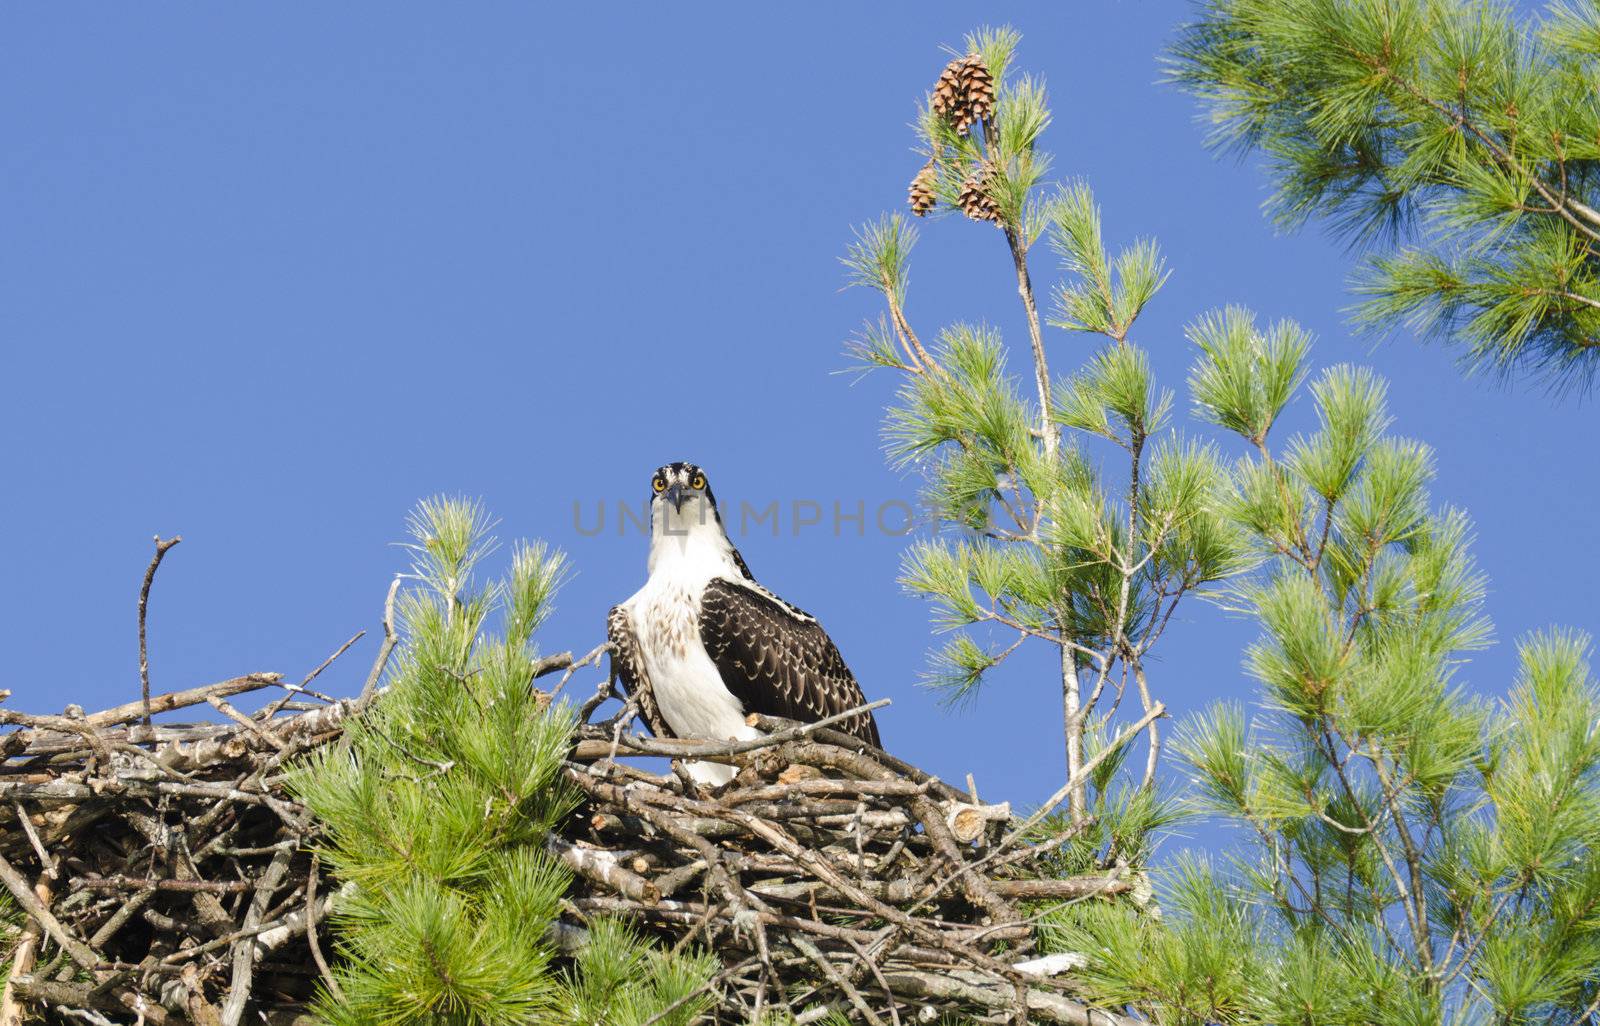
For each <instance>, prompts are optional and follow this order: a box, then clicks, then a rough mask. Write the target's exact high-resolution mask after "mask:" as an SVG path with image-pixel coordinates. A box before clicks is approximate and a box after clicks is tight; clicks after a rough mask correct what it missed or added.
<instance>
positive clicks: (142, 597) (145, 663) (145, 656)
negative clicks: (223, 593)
mask: <svg viewBox="0 0 1600 1026" xmlns="http://www.w3.org/2000/svg"><path fill="white" fill-rule="evenodd" d="M181 541H183V535H181V534H179V535H173V536H172V537H171V538H168V539H167V540H166V541H162V540H161V536H160V535H159V534H158V535H156V554H155V555H154V556H152V557H151V558H150V566H149V567H148V568H147V569H146V570H145V572H144V584H142V585H141V586H140V587H139V685H140V688H141V692H142V694H143V697H144V725H145V726H147V727H148V726H149V725H150V651H149V648H148V647H147V646H146V644H145V610H146V608H147V607H148V606H149V605H150V585H152V584H154V583H155V579H156V568H157V567H159V566H160V565H161V561H162V560H163V559H165V558H166V556H167V550H168V549H170V548H172V547H173V546H174V545H176V544H178V543H179V542H181Z"/></svg>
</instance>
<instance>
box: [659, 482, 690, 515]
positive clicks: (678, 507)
mask: <svg viewBox="0 0 1600 1026" xmlns="http://www.w3.org/2000/svg"><path fill="white" fill-rule="evenodd" d="M661 497H662V498H663V499H665V500H667V501H668V502H670V503H672V508H673V509H674V510H675V511H676V512H679V513H682V512H683V500H684V499H686V498H688V497H689V495H688V493H687V492H685V491H684V488H683V485H681V484H672V485H668V486H667V490H666V491H664V492H662V493H661Z"/></svg>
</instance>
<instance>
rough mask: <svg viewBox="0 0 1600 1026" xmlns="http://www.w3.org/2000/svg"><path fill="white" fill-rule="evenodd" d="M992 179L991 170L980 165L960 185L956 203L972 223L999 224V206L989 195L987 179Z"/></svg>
mask: <svg viewBox="0 0 1600 1026" xmlns="http://www.w3.org/2000/svg"><path fill="white" fill-rule="evenodd" d="M992 177H993V169H991V168H989V167H988V166H986V165H981V164H980V165H978V166H977V167H975V168H973V170H972V173H971V174H969V175H968V176H967V180H966V181H964V182H962V183H961V195H960V196H958V197H957V198H956V203H957V204H958V205H959V206H960V207H961V212H962V213H963V214H966V215H967V216H968V217H970V218H972V219H973V220H974V221H992V222H994V223H995V224H999V223H1000V204H998V203H996V202H995V199H994V197H993V196H991V195H989V179H990V178H992Z"/></svg>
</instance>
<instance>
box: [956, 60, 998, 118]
mask: <svg viewBox="0 0 1600 1026" xmlns="http://www.w3.org/2000/svg"><path fill="white" fill-rule="evenodd" d="M961 88H962V96H963V97H964V98H965V99H966V101H967V102H966V109H965V111H964V114H965V116H966V118H967V125H971V124H973V123H974V122H977V121H982V120H985V119H988V118H992V117H994V78H993V77H992V76H991V75H990V74H989V69H988V67H987V66H986V65H985V64H984V63H983V58H982V57H980V56H978V55H977V54H975V53H969V54H967V56H966V57H965V58H963V60H962V64H961ZM957 130H958V131H960V132H962V133H963V134H965V132H966V128H965V127H963V126H962V125H961V123H960V122H957Z"/></svg>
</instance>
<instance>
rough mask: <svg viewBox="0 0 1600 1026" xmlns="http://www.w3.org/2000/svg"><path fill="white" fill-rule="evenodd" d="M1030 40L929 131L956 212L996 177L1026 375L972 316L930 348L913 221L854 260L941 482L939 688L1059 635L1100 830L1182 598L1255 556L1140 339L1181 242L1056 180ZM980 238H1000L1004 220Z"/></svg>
mask: <svg viewBox="0 0 1600 1026" xmlns="http://www.w3.org/2000/svg"><path fill="white" fill-rule="evenodd" d="M1018 42H1019V37H1018V35H1017V33H1015V32H1014V31H1012V30H1011V29H1009V28H1001V29H981V30H979V31H977V32H974V33H973V34H971V35H970V36H968V37H967V39H966V41H965V49H964V50H963V51H960V52H963V53H971V54H978V55H980V56H981V57H982V59H983V61H984V64H985V66H986V67H987V69H988V71H989V73H990V74H991V75H992V77H993V79H994V82H995V84H996V103H995V115H994V117H993V118H992V119H990V120H988V121H986V122H984V123H983V124H981V125H979V126H977V127H974V128H973V129H972V130H970V131H969V132H967V133H965V134H962V133H960V132H958V131H957V126H956V125H955V124H954V123H953V122H951V121H950V120H948V119H946V118H944V117H941V116H940V115H939V114H938V113H937V112H936V110H935V107H934V104H933V101H932V97H931V96H930V97H927V98H925V99H924V101H923V103H922V105H921V107H920V109H919V113H918V117H917V120H916V126H917V131H918V134H919V143H920V148H921V151H922V153H923V155H924V156H925V157H926V158H927V159H928V160H929V161H931V164H932V167H933V168H934V170H935V177H936V179H937V188H936V190H935V191H936V193H937V195H938V198H939V203H938V205H937V206H936V208H935V216H938V214H940V213H948V212H951V211H957V210H961V209H963V208H962V206H961V202H960V200H961V195H962V191H963V188H964V185H963V183H966V182H970V181H976V180H982V181H984V182H985V183H986V186H985V188H986V189H987V194H988V195H987V198H988V199H990V200H992V201H993V203H994V205H995V208H996V210H997V211H998V216H997V220H996V222H995V224H996V225H997V226H998V227H999V229H1000V233H999V234H1000V235H1001V236H1002V238H1003V240H1004V242H1005V245H1006V249H1007V251H1008V252H1009V256H1010V261H1009V265H1010V266H1009V270H1010V271H1011V272H1013V273H1015V275H1016V278H1017V282H1018V286H1019V291H1020V293H1021V295H1022V299H1023V306H1024V313H1025V314H1026V317H1027V325H1028V330H1029V343H1030V346H1029V350H1028V358H1027V359H1028V370H1027V372H1026V374H1025V375H1024V376H1018V375H1016V374H1014V373H1013V372H1012V371H1011V370H1010V368H1009V366H1008V361H1009V358H1010V351H1009V349H1008V347H1007V345H1006V343H1005V341H1004V340H1003V339H1002V338H1001V336H1000V333H999V332H998V331H997V330H995V329H994V328H992V327H989V326H987V325H985V324H981V323H969V324H955V325H951V326H949V327H947V328H945V329H944V330H942V331H940V332H939V333H938V334H937V336H936V337H934V338H933V340H932V342H931V344H929V345H927V346H924V344H923V342H922V340H921V337H920V336H919V335H918V333H917V332H916V330H915V329H914V328H913V326H912V323H911V318H910V316H909V314H908V308H907V302H908V298H909V294H908V268H909V263H910V257H911V253H912V250H913V247H914V246H915V245H916V242H917V231H916V229H915V228H913V227H912V226H911V224H910V223H909V222H908V221H907V220H906V219H905V218H903V217H901V216H900V215H898V214H889V215H885V216H884V217H882V218H880V219H878V220H877V221H875V222H873V223H870V224H868V225H866V226H864V227H862V228H859V229H857V231H856V233H855V235H856V237H855V242H854V243H853V244H852V245H851V246H850V247H849V249H848V251H847V253H846V255H845V258H844V262H845V264H846V266H847V267H848V268H849V271H850V280H851V282H852V283H853V284H856V285H861V286H864V287H868V288H872V289H875V290H877V291H878V292H880V293H882V295H883V297H884V299H885V302H886V306H887V313H886V316H883V317H881V318H879V319H878V320H877V321H873V322H868V323H867V325H866V326H865V328H864V329H863V330H862V332H861V333H860V334H859V336H858V337H857V338H856V339H855V342H854V345H853V346H852V348H853V350H854V353H855V355H856V357H857V358H858V360H859V362H860V364H861V365H862V367H863V368H864V369H866V368H888V369H892V370H894V371H897V372H899V373H900V375H901V386H900V390H899V394H898V399H897V401H896V402H895V403H894V404H893V406H892V408H891V409H890V410H889V413H888V417H887V421H886V424H885V427H884V436H885V440H886V443H887V448H888V453H889V457H890V459H891V461H892V462H893V463H894V464H895V465H896V466H899V467H903V468H906V469H908V470H912V471H915V472H917V473H919V474H920V475H921V476H922V478H923V480H924V481H925V499H926V501H927V503H928V504H929V506H930V507H931V508H932V509H933V510H934V511H935V512H936V514H937V516H938V518H939V520H940V521H941V526H942V527H943V528H945V529H943V530H940V531H939V532H937V533H936V534H935V535H934V536H932V537H929V538H925V539H922V540H920V541H918V542H917V543H915V544H914V545H912V546H911V548H910V549H909V551H908V552H907V553H906V556H905V561H904V570H903V575H902V577H903V582H904V584H905V586H906V588H907V589H908V590H910V591H911V592H913V593H915V594H918V595H921V596H925V597H926V598H927V599H929V600H930V601H931V602H932V604H933V606H934V610H935V612H934V618H935V623H936V626H937V627H938V628H939V629H940V630H941V631H942V632H944V633H946V634H947V635H948V639H947V640H946V642H945V644H944V645H943V646H942V647H941V648H940V649H939V650H938V651H936V652H935V653H934V654H933V656H932V659H931V669H930V672H929V675H928V678H927V682H928V684H929V685H930V686H932V687H933V688H935V689H937V690H938V691H940V692H941V693H942V694H943V695H944V696H945V697H946V698H948V699H950V700H951V701H953V702H962V701H970V700H974V699H975V698H977V696H978V695H979V694H980V693H981V691H982V689H983V687H984V686H985V685H986V683H987V682H989V681H991V680H993V679H994V678H995V676H996V673H995V671H997V670H998V669H999V668H1000V667H1001V666H1002V665H1003V664H1004V663H1005V662H1006V661H1007V660H1008V659H1009V658H1010V657H1011V656H1012V655H1013V654H1014V653H1015V652H1017V651H1018V650H1019V649H1020V648H1021V647H1022V646H1023V645H1025V644H1029V643H1032V644H1043V645H1048V646H1052V647H1054V648H1056V649H1057V650H1058V652H1059V666H1060V674H1059V678H1058V680H1057V681H1056V684H1057V686H1059V688H1060V694H1061V703H1062V726H1063V734H1064V739H1065V750H1066V763H1067V770H1068V773H1069V775H1070V776H1071V777H1072V779H1073V780H1074V781H1075V786H1073V787H1072V788H1071V789H1070V791H1069V795H1068V797H1069V799H1070V800H1069V809H1070V812H1071V816H1072V818H1073V820H1075V821H1077V822H1080V823H1081V822H1083V821H1084V820H1085V819H1086V818H1087V817H1088V816H1089V814H1090V808H1091V806H1096V805H1099V804H1102V803H1101V801H1100V798H1099V797H1096V795H1098V794H1100V789H1099V786H1098V784H1097V783H1096V781H1098V780H1100V779H1102V777H1101V776H1099V775H1096V776H1091V775H1090V774H1089V773H1088V771H1087V769H1088V767H1089V766H1090V763H1091V760H1092V759H1093V758H1094V757H1095V752H1096V751H1097V749H1098V748H1102V747H1107V746H1110V747H1112V748H1120V747H1121V746H1124V745H1127V744H1129V742H1130V740H1131V737H1132V735H1131V734H1129V735H1127V736H1124V735H1122V734H1119V732H1118V728H1119V726H1120V727H1126V726H1127V725H1128V724H1129V720H1128V719H1126V718H1123V719H1120V720H1119V719H1114V718H1113V717H1114V713H1115V712H1116V710H1118V709H1119V708H1120V709H1121V710H1122V712H1123V714H1124V716H1126V715H1127V714H1128V710H1132V709H1135V708H1136V707H1137V709H1138V711H1139V712H1142V713H1145V714H1147V715H1149V716H1158V715H1159V712H1160V710H1159V708H1158V707H1157V704H1156V703H1157V702H1158V700H1159V699H1158V698H1157V696H1156V693H1155V689H1154V688H1153V687H1152V684H1151V682H1150V681H1149V680H1148V678H1147V675H1146V667H1147V665H1148V664H1149V660H1150V653H1151V651H1152V649H1153V647H1154V646H1155V645H1156V644H1157V642H1158V641H1159V639H1160V637H1161V635H1162V633H1163V631H1164V630H1165V628H1166V626H1167V624H1168V623H1169V622H1170V620H1171V617H1172V616H1173V613H1174V611H1175V610H1176V608H1177V606H1178V605H1179V604H1180V603H1181V602H1182V601H1183V600H1184V599H1185V598H1186V597H1187V596H1189V595H1191V594H1193V593H1195V592H1197V591H1199V590H1202V589H1204V588H1206V587H1207V586H1208V585H1211V584H1214V583H1215V582H1218V581H1221V580H1224V579H1226V578H1228V577H1230V576H1231V575H1233V574H1235V573H1238V572H1239V571H1240V570H1242V569H1244V568H1246V567H1247V566H1248V565H1249V564H1250V560H1251V558H1252V556H1251V553H1250V550H1249V545H1248V544H1247V540H1246V539H1245V537H1244V536H1243V535H1242V534H1241V532H1240V531H1239V530H1238V528H1237V527H1236V526H1234V524H1233V523H1232V522H1231V521H1229V520H1227V519H1226V518H1224V517H1222V516H1220V515H1219V514H1218V512H1217V510H1218V508H1219V506H1220V502H1221V499H1220V496H1218V495H1217V494H1215V493H1216V486H1217V482H1218V481H1220V480H1221V479H1222V474H1221V473H1220V466H1221V458H1220V456H1219V455H1218V454H1217V452H1216V450H1215V449H1214V448H1213V447H1212V446H1210V445H1207V444H1205V443H1202V442H1197V441H1195V440H1192V439H1190V438H1188V437H1186V436H1184V435H1183V434H1182V433H1180V432H1179V431H1177V430H1176V429H1175V427H1174V426H1173V424H1172V418H1171V405H1172V396H1171V393H1170V392H1169V391H1167V390H1164V389H1162V388H1160V387H1159V386H1158V385H1157V384H1156V383H1155V381H1154V380H1153V375H1152V373H1151V369H1150V362H1149V359H1148V357H1147V356H1146V354H1145V352H1144V350H1143V349H1141V348H1140V347H1139V346H1138V345H1137V344H1135V343H1134V341H1133V332H1134V328H1135V322H1136V321H1137V319H1138V317H1139V315H1140V313H1141V312H1142V311H1143V310H1144V308H1145V306H1146V304H1148V303H1149V302H1150V301H1151V299H1152V298H1153V297H1155V295H1156V294H1157V293H1158V292H1159V291H1160V289H1161V286H1162V284H1163V282H1165V281H1166V277H1167V272H1166V269H1165V267H1164V265H1163V263H1162V259H1161V255H1160V252H1159V250H1158V249H1157V247H1156V245H1155V243H1154V242H1153V241H1150V240H1148V239H1141V240H1136V241H1134V242H1132V243H1131V244H1129V245H1126V246H1123V247H1121V248H1112V247H1108V246H1107V244H1106V242H1105V239H1104V237H1103V230H1102V224H1101V216H1100V210H1099V207H1098V206H1097V205H1096V203H1095V200H1094V197H1093V195H1092V193H1091V192H1090V190H1089V188H1088V187H1087V186H1086V185H1083V184H1081V183H1069V184H1065V185H1058V186H1052V185H1047V184H1046V182H1045V180H1044V179H1045V175H1046V173H1047V171H1048V168H1049V165H1050V159H1049V156H1048V154H1047V153H1045V152H1044V151H1043V150H1042V149H1040V142H1041V137H1042V134H1043V133H1044V131H1045V130H1046V129H1047V128H1048V126H1049V124H1050V110H1049V106H1048V102H1047V98H1046V94H1045V89H1044V85H1043V83H1042V82H1040V81H1039V80H1038V79H1036V78H1032V77H1029V76H1027V75H1023V74H1020V73H1017V72H1016V71H1015V70H1014V59H1013V58H1014V57H1015V53H1016V47H1017V44H1018ZM969 216H970V213H969ZM967 230H968V231H969V232H974V233H983V234H984V235H985V236H987V237H988V238H991V239H992V238H993V237H994V229H993V227H991V226H990V225H989V224H987V223H980V224H979V225H977V226H967ZM1040 243H1044V244H1045V246H1046V247H1047V251H1049V252H1053V254H1054V256H1055V258H1056V261H1057V262H1058V263H1059V267H1060V270H1061V274H1060V275H1059V277H1058V278H1057V280H1055V281H1054V282H1053V283H1052V284H1051V285H1050V287H1049V289H1048V291H1047V292H1046V293H1045V294H1044V295H1043V297H1042V298H1043V299H1044V300H1045V308H1044V310H1043V312H1042V313H1041V310H1040V303H1039V302H1038V301H1037V300H1036V295H1035V290H1034V286H1033V277H1032V275H1033V271H1032V266H1033V258H1034V256H1035V254H1036V247H1037V246H1038V245H1039V244H1040ZM1048 325H1054V326H1056V327H1059V328H1061V329H1063V330H1065V331H1069V332H1075V333H1080V334H1084V335H1089V336H1097V337H1098V340H1099V343H1100V344H1099V347H1098V348H1096V349H1092V350H1090V355H1089V357H1088V359H1087V360H1085V361H1084V362H1083V364H1082V365H1081V366H1079V367H1077V368H1076V370H1074V371H1073V372H1072V373H1070V374H1065V375H1060V374H1055V373H1052V371H1051V369H1050V364H1049V358H1048V353H1047V342H1054V341H1055V339H1056V338H1058V337H1059V336H1052V337H1051V338H1050V339H1047V338H1046V336H1045V334H1044V329H1045V327H1047V326H1048ZM1079 351H1081V347H1080V349H1079ZM1125 696H1126V697H1128V701H1127V703H1126V705H1124V704H1123V702H1122V700H1123V698H1124V697H1125ZM1135 715H1137V714H1135ZM1143 729H1144V732H1145V736H1146V738H1147V740H1148V750H1147V758H1146V759H1145V760H1144V762H1143V765H1142V766H1141V767H1139V768H1138V770H1137V771H1136V772H1137V773H1138V779H1139V790H1141V791H1146V792H1148V791H1151V790H1152V789H1153V788H1154V784H1155V770H1156V765H1157V756H1158V752H1159V746H1160V726H1159V724H1158V723H1155V722H1150V721H1148V720H1147V721H1146V726H1145V727H1144V728H1143ZM1126 755H1127V752H1126V751H1121V752H1120V753H1119V754H1118V757H1117V758H1116V759H1114V760H1112V761H1109V762H1107V763H1105V765H1108V766H1110V765H1121V764H1122V763H1123V761H1124V757H1125V756H1126ZM1154 818H1155V819H1160V818H1161V817H1159V816H1155V817H1154ZM1102 840H1103V841H1105V843H1106V845H1109V846H1111V847H1116V845H1114V844H1112V843H1111V841H1110V840H1109V839H1108V838H1105V837H1102ZM1140 846H1141V845H1140V844H1138V843H1135V844H1134V847H1140ZM1101 850H1102V852H1104V851H1105V850H1106V847H1105V846H1102V848H1101Z"/></svg>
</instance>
